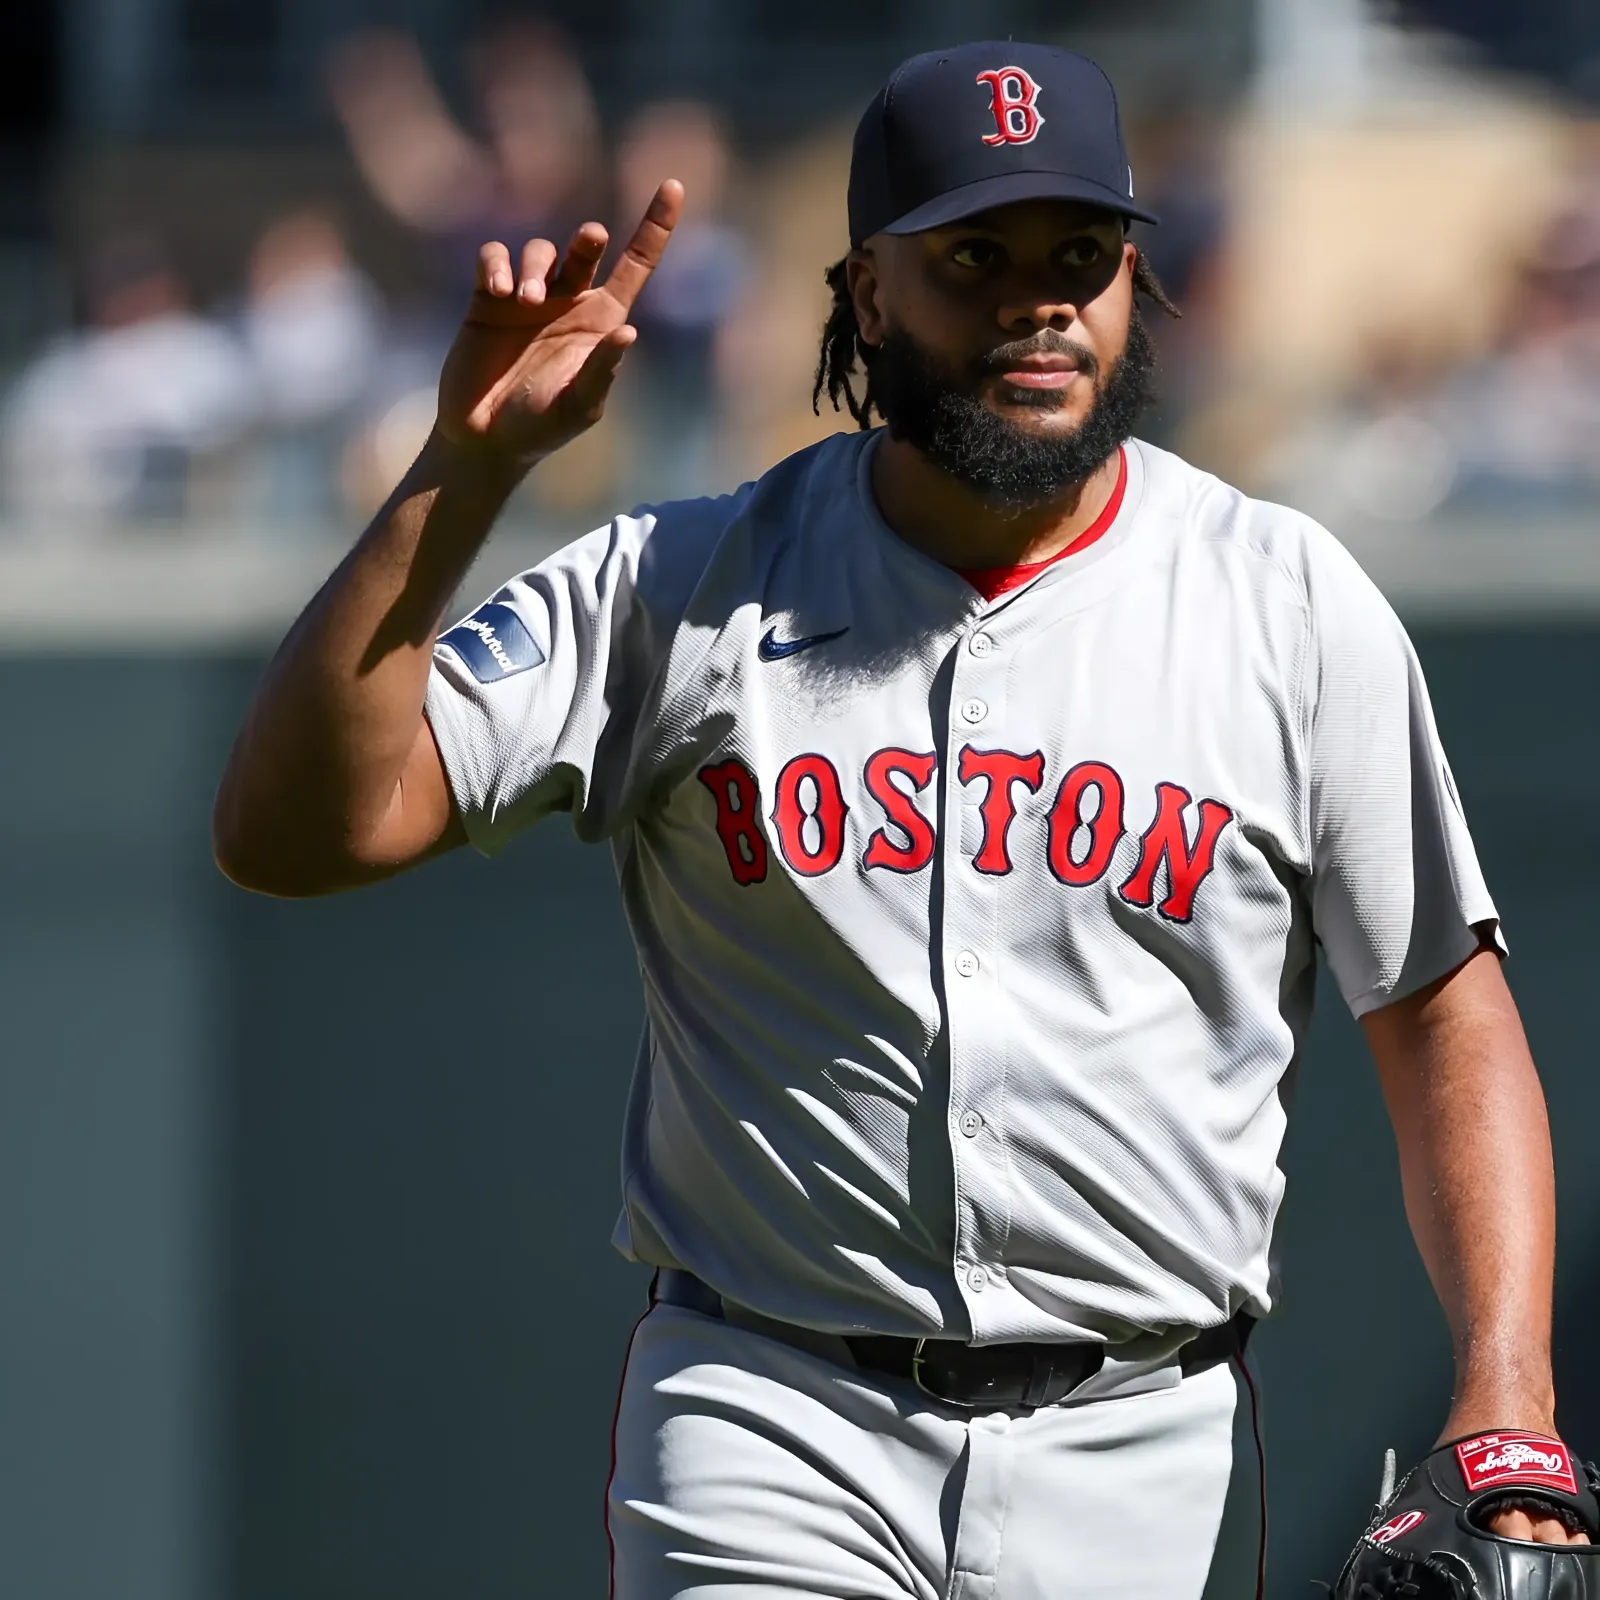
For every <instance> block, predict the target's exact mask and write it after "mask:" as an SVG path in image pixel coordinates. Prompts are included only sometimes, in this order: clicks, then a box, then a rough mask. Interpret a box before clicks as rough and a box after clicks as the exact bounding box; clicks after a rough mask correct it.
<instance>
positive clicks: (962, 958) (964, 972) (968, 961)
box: [956, 950, 978, 978]
mask: <svg viewBox="0 0 1600 1600" xmlns="http://www.w3.org/2000/svg"><path fill="white" fill-rule="evenodd" d="M956 971H957V972H959V973H960V974H961V976H962V977H963V978H971V977H974V976H975V975H976V974H977V971H978V958H977V957H976V956H975V955H973V953H972V952H971V951H970V950H963V951H961V953H960V954H959V955H957V957H956Z"/></svg>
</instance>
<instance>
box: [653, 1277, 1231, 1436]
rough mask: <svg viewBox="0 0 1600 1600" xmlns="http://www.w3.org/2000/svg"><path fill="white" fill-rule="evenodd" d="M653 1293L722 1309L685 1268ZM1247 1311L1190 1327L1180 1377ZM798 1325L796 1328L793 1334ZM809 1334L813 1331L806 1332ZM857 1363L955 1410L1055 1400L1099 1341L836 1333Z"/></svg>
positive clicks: (1206, 1357)
mask: <svg viewBox="0 0 1600 1600" xmlns="http://www.w3.org/2000/svg"><path fill="white" fill-rule="evenodd" d="M658 1285H659V1288H658V1295H659V1298H661V1299H663V1300H666V1301H668V1302H669V1303H671V1304H673V1305H682V1306H686V1307H688V1308H689V1309H690V1310H693V1311H701V1312H705V1313H707V1314H708V1315H711V1316H717V1317H720V1316H724V1315H725V1312H724V1306H723V1299H722V1296H720V1295H719V1294H718V1293H717V1292H716V1290H714V1289H713V1288H711V1286H710V1285H709V1284H706V1283H702V1282H701V1281H700V1279H699V1278H696V1277H694V1276H693V1275H692V1274H691V1273H687V1272H680V1271H670V1272H669V1271H664V1272H662V1273H661V1274H660V1275H659V1277H658ZM734 1320H740V1321H748V1322H750V1323H751V1324H752V1325H754V1326H756V1327H758V1328H759V1327H760V1325H761V1324H763V1323H767V1324H770V1325H771V1327H772V1329H773V1331H774V1332H775V1333H779V1335H780V1336H781V1330H782V1329H783V1327H784V1324H782V1323H779V1322H776V1321H774V1320H773V1319H771V1318H768V1317H761V1316H757V1315H754V1314H751V1313H746V1314H744V1315H742V1316H740V1317H736V1318H735V1319H734ZM1252 1326H1254V1319H1253V1318H1251V1317H1248V1316H1246V1315H1245V1314H1244V1313H1243V1312H1240V1313H1239V1315H1238V1316H1236V1317H1235V1318H1234V1319H1233V1320H1232V1321H1231V1322H1225V1323H1223V1324H1222V1325H1221V1327H1217V1328H1208V1329H1207V1330H1206V1331H1205V1332H1204V1333H1200V1334H1196V1335H1195V1337H1194V1338H1193V1339H1191V1340H1190V1341H1189V1342H1188V1343H1187V1344H1186V1345H1184V1346H1183V1347H1182V1349H1181V1350H1179V1352H1178V1366H1179V1370H1180V1371H1181V1372H1182V1373H1183V1375H1184V1377H1186V1378H1187V1377H1192V1376H1193V1375H1194V1374H1195V1373H1197V1372H1204V1371H1205V1370H1206V1369H1207V1368H1208V1367H1215V1366H1219V1365H1220V1364H1221V1363H1222V1362H1224V1361H1229V1360H1231V1359H1232V1358H1233V1357H1234V1356H1235V1355H1240V1354H1242V1353H1243V1351H1244V1347H1245V1341H1246V1340H1247V1339H1248V1338H1249V1337H1250V1329H1251V1328H1252ZM800 1336H801V1330H796V1337H797V1338H799V1337H800ZM812 1337H815V1335H813V1336H812ZM843 1338H844V1343H845V1345H846V1346H847V1347H848V1348H849V1351H850V1354H851V1355H852V1356H854V1357H855V1360H856V1365H857V1366H860V1367H864V1368H866V1369H868V1370H869V1371H872V1372H881V1373H884V1374H885V1375H886V1376H888V1377H891V1378H904V1379H908V1380H909V1381H910V1382H912V1383H914V1384H915V1385H916V1386H917V1387H918V1388H919V1389H921V1390H922V1391H923V1393H924V1394H927V1395H931V1396H932V1397H933V1398H934V1399H935V1400H940V1401H943V1403H944V1404H945V1405H949V1406H956V1407H958V1408H960V1409H962V1410H966V1411H975V1410H1022V1411H1032V1410H1034V1409H1035V1408H1036V1407H1038V1406H1051V1405H1055V1404H1056V1402H1057V1401H1059V1400H1064V1399H1065V1398H1066V1397H1067V1396H1068V1395H1069V1394H1071V1393H1072V1391H1073V1390H1074V1389H1076V1388H1077V1387H1078V1386H1079V1385H1080V1384H1082V1383H1085V1382H1087V1381H1088V1380H1089V1379H1090V1378H1092V1377H1093V1376H1094V1375H1095V1374H1096V1373H1097V1372H1098V1371H1099V1370H1100V1368H1101V1367H1102V1366H1104V1365H1105V1359H1106V1347H1105V1345H1103V1344H1100V1343H1098V1342H1094V1341H1090V1340H1079V1341H1075V1342H1073V1343H1070V1344H984V1345H970V1344H963V1343H961V1342H960V1341H959V1340H956V1339H910V1338H901V1337H899V1336H897V1335H894V1334H884V1333H849V1334H845V1335H844V1336H843Z"/></svg>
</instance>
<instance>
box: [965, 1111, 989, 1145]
mask: <svg viewBox="0 0 1600 1600" xmlns="http://www.w3.org/2000/svg"><path fill="white" fill-rule="evenodd" d="M960 1127H961V1131H962V1132H963V1133H964V1134H966V1136H967V1137H968V1138H969V1139H976V1138H977V1137H978V1135H979V1134H980V1133H982V1132H983V1118H982V1117H980V1116H979V1115H978V1113H977V1112H976V1111H963V1112H962V1113H961V1123H960Z"/></svg>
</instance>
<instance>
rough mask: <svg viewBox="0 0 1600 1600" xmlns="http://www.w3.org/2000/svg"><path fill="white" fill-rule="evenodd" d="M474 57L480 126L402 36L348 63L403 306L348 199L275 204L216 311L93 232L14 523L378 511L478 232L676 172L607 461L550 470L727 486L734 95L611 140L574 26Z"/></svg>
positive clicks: (344, 51)
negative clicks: (393, 227) (398, 244)
mask: <svg viewBox="0 0 1600 1600" xmlns="http://www.w3.org/2000/svg"><path fill="white" fill-rule="evenodd" d="M469 68H470V72H469V80H470V82H471V85H472V87H473V90H474V92H475V94H474V98H475V105H474V107H473V111H474V115H473V116H472V117H471V118H470V121H471V124H472V125H471V126H470V127H469V126H465V125H463V121H462V120H458V119H457V118H456V117H455V116H454V115H452V112H451V110H450V109H449V107H448V106H447V104H446V100H445V97H444V96H443V94H442V93H441V92H440V89H439V87H438V85H437V84H436V82H435V80H434V78H433V76H432V75H431V74H430V71H429V69H428V66H427V64H426V62H425V61H424V58H423V55H422V52H421V50H420V49H419V48H418V46H417V43H416V41H415V40H414V39H412V38H410V37H409V36H407V35H405V34H402V33H396V32H388V31H372V32H367V33H362V34H358V35H355V36H353V37H350V38H348V39H346V40H345V41H343V43H342V44H341V45H340V46H339V47H338V49H337V50H336V51H335V52H334V53H333V54H332V56H331V58H330V59H329V61H328V63H327V71H326V89H327V93H328V97H329V100H330V102H331V104H332V106H333V109H334V110H335V112H336V114H337V117H338V120H339V122H340V124H341V126H342V128H343V130H344V133H345V136H346V139H347V141H348V148H349V153H350V157H351V159H352V160H353V162H354V163H355V165H356V167H357V168H358V169H359V172H360V175H361V178H362V180H363V181H364V183H365V185H366V187H367V189H368V191H369V192H370V195H371V197H372V198H373V200H375V201H376V203H377V204H378V206H379V207H381V208H382V210H383V211H385V212H386V213H388V215H389V217H390V218H391V219H392V220H393V221H394V222H395V223H396V224H398V225H399V226H400V227H402V228H403V229H404V230H406V231H407V232H408V233H409V234H410V235H412V236H413V238H414V240H415V242H416V244H417V245H418V250H417V252H416V254H417V256H418V259H419V260H420V261H421V262H422V263H423V271H422V274H421V282H420V284H419V285H418V286H417V290H416V292H414V293H412V294H410V295H408V296H406V298H405V302H404V303H403V304H395V303H390V302H386V300H385V297H384V296H383V295H382V294H381V293H380V292H379V290H378V288H377V287H376V285H375V284H374V282H373V281H372V280H371V278H370V277H369V276H368V275H367V273H365V272H364V271H363V270H362V267H361V265H360V264H359V263H358V261H357V260H356V259H354V253H353V251H352V248H351V244H350V241H349V239H348V238H347V236H346V231H345V229H344V228H343V227H342V226H341V221H340V219H339V217H338V215H337V210H336V208H335V207H332V206H330V205H328V204H326V203H319V202H316V201H311V202H308V203H306V204H304V205H300V206H296V207H294V208H291V209H289V210H287V211H285V212H284V213H282V214H280V215H277V216H274V217H272V218H270V219H269V220H268V221H267V222H266V224H265V226H264V227H263V228H262V229H261V231H260V233H259V236H258V237H257V239H256V241H255V244H254V247H253V249H252V251H251V253H250V259H249V263H248V269H247V272H246V274H245V281H244V283H243V284H242V286H241V287H240V288H239V290H238V291H237V292H236V293H235V294H234V295H232V296H230V297H227V298H225V299H224V300H223V301H222V303H219V304H211V305H206V306H201V305H198V304H196V303H195V301H194V299H193V298H192V296H191V295H190V294H189V292H188V291H187V287H186V284H185V281H184V275H183V272H182V270H181V265H180V264H179V263H178V262H176V261H174V259H173V258H172V256H171V254H170V252H169V250H168V248H167V247H166V246H165V244H164V242H163V241H162V240H161V239H160V238H158V237H157V236H156V235H155V234H154V233H153V232H151V231H147V230H133V231H127V232H123V233H120V234H117V235H115V236H112V237H107V238H104V239H101V240H98V241H96V242H94V243H93V245H92V246H91V248H90V250H89V252H88V259H87V260H86V261H84V262H83V263H82V264H81V268H80V271H79V273H78V278H79V282H78V286H77V298H78V302H79V306H80V316H79V318H78V326H76V327H75V328H73V329H72V330H71V331H69V332H68V333H66V334H65V335H64V336H62V337H60V338H58V339H57V340H55V341H54V342H53V343H51V344H50V345H48V347H47V348H45V349H44V350H43V351H42V352H41V353H40V354H39V355H38V356H37V358H36V359H35V360H34V361H33V362H32V363H31V364H30V365H28V366H26V367H25V368H24V369H23V370H22V371H21V372H20V373H19V374H17V375H16V377H15V379H14V381H13V382H12V384H11V386H10V390H9V393H8V394H7V395H6V397H5V399H4V403H3V411H0V496H3V501H4V508H5V512H6V513H7V514H8V516H9V518H10V519H11V520H12V521H13V522H15V523H17V524H19V525H22V526H24V527H44V526H48V527H51V528H68V527H70V528H94V527H103V526H112V527H119V528H120V527H122V526H124V525H127V524H130V523H131V524H139V525H151V524H170V523H172V522H177V521H183V520H185V519H188V520H196V519H207V520H209V521H212V522H215V523H218V524H227V525H240V524H243V525H259V526H262V527H267V528H270V529H272V530H273V531H274V533H279V532H289V533H291V534H292V531H293V530H294V529H296V528H298V529H301V530H304V531H306V532H308V533H310V534H312V535H317V534H323V533H326V532H327V531H328V529H329V527H330V525H334V524H338V523H340V522H344V521H349V520H351V519H353V518H359V517H361V516H364V515H366V514H367V513H368V512H370V510H371V509H372V508H373V507H374V506H375V505H376V504H377V503H378V502H379V500H381V498H382V496H383V494H384V492H385V491H386V490H387V488H388V487H389V486H390V485H391V484H392V483H393V481H394V480H395V478H396V477H397V476H398V475H399V473H400V472H401V471H402V470H403V469H404V467H405V465H406V464H407V462H408V461H409V460H410V458H411V456H412V454H413V453H414V452H415V450H416V449H417V448H418V446H419V445H420V443H421V440H422V439H423V438H424V437H425V435H426V432H427V428H428V426H429V423H430V421H431V417H432V410H433V384H434V379H435V376H436V373H437V370H438V364H439V361H440V359H441V358H442V356H443V353H444V350H445V349H446V347H447V345H448V342H449V339H450V336H451V333H452V331H453V329H454V326H455V324H456V322H457V320H458V318H459V316H460V314H461V311H462V309H463V307H464V304H465V300H466V296H467V293H468V292H469V290H470V285H471V279H472V272H473V268H474V263H475V261H476V257H477V251H478V248H479V246H480V244H481V243H482V242H483V241H485V240H487V239H503V240H506V241H508V242H510V243H511V244H512V246H513V248H515V247H516V246H517V245H519V244H520V243H521V242H522V241H524V240H526V239H528V238H531V237H538V236H543V237H550V238H553V239H555V240H557V241H558V242H560V241H565V239H566V238H567V237H568V236H569V234H570V233H571V231H572V229H573V228H574V227H575V226H576V225H577V224H578V223H579V222H581V221H583V220H585V219H587V218H590V217H600V218H603V219H609V220H611V221H612V225H613V231H614V232H616V231H619V230H621V229H626V228H630V227H631V225H632V220H633V219H635V218H637V217H638V216H639V215H640V214H641V213H642V211H643V208H644V205H645V204H646V202H647V201H648V199H649V197H650V195H651V194H652V193H653V191H654V189H655V187H656V185H657V183H658V182H659V181H660V180H661V178H662V177H664V176H668V175H673V176H677V177H680V178H682V179H683V180H684V183H685V186H686V188H687V190H688V193H689V196H690V199H689V203H688V206H687V208H686V215H685V218H684V221H683V223H682V225H681V227H680V229H679V232H678V235H677V237H676V238H675V239H674V242H673V246H672V249H671V251H670V253H669V255H668V257H667V260H666V261H665V263H664V264H663V266H662V268H661V270H660V271H659V272H658V273H657V274H656V275H655V277H654V279H653V280H652V282H651V283H650V285H649V286H648V288H647V290H646V292H645V294H644V295H643V297H642V298H641V300H640V303H639V305H638V307H637V311H636V315H635V321H636V323H637V324H638V325H639V328H640V331H641V335H642V338H641V340H640V344H639V347H638V349H637V351H636V353H635V355H634V356H633V357H632V358H630V361H629V364H628V365H629V373H628V382H627V384H626V385H625V388H624V393H623V395H622V397H621V398H620V400H619V403H618V405H617V406H616V407H615V408H614V409H615V410H617V411H618V412H620V413H622V416H621V418H620V421H618V422H616V423H615V424H613V426H612V427H611V428H610V429H608V431H607V437H606V438H604V439H603V440H602V447H601V452H600V454H599V455H596V453H595V449H594V447H593V446H592V445H590V446H588V447H586V449H580V450H579V451H577V452H574V459H573V460H570V461H566V462H563V463H562V470H561V471H559V472H556V473H554V474H544V475H541V478H542V479H543V480H551V479H553V480H554V481H553V483H551V482H547V483H546V498H547V499H549V500H551V501H552V502H553V504H554V507H555V509H558V510H563V511H564V510H567V509H569V508H570V509H578V508H583V507H586V506H587V505H588V504H589V503H591V502H593V503H596V504H598V503H599V502H600V500H601V499H602V498H603V497H606V496H608V495H609V496H615V495H617V494H619V493H620V494H621V495H622V496H623V497H630V496H635V495H642V494H643V493H645V492H646V488H647V487H648V492H649V493H650V494H652V495H654V496H657V497H660V496H665V495H679V494H688V493H694V492H698V491H700V490H703V489H704V488H706V487H707V486H709V485H710V484H712V483H713V482H715V481H716V472H717V467H718V463H717V461H716V459H715V444H716V440H717V438H718V437H719V432H720V430H719V421H720V408H721V393H720V389H721V386H720V384H719V379H718V365H719V360H718V347H719V341H720V339H721V337H722V334H723V330H724V329H725V327H726V326H727V325H728V324H729V322H730V321H731V320H732V318H733V317H734V315H735V314H736V312H737V311H738V309H739V307H740V304H741V299H742V296H743V292H744V287H745V284H746V280H747V277H748V274H749V265H750V250H749V244H748V241H747V239H746V237H745V234H744V233H743V231H742V230H741V229H739V228H738V227H736V226H735V225H733V223H731V222H730V221H729V220H728V218H727V216H726V215H725V203H726V198H727V193H728V185H729V180H730V177H731V161H730V152H729V143H728V139H727V135H726V133H725V130H724V128H723V125H722V122H721V120H720V118H719V116H718V114H717V112H716V111H715V109H713V108H712V107H710V106H708V105H704V104H701V103H698V102H694V101H677V100H674V101H662V102H657V103H653V104H648V105H646V106H644V107H643V108H641V109H640V110H639V111H638V112H637V113H636V114H635V115H633V116H632V117H631V118H629V120H628V121H627V122H626V123H625V124H624V125H623V126H622V127H621V129H620V131H619V132H618V134H617V137H616V139H615V141H614V143H613V145H612V147H611V149H610V150H609V151H608V150H607V148H606V144H605V142H604V140H603V139H602V133H601V126H600V118H599V115H598V112H597V109H596V105H595V100H594V95H593V93H592V91H591V88H590V85H589V83H588V81H587V79H586V78H585V76H584V73H583V70H582V68H581V66H580V64H579V62H578V60H577V58H576V56H575V55H574V53H573V52H572V50H571V48H570V47H569V46H568V44H567V43H566V41H565V40H564V39H563V38H562V36H561V35H560V34H559V33H558V32H557V31H555V30H554V29H553V28H552V27H550V26H548V25H545V24H542V23H537V22H526V21H519V22H515V23H511V24H505V25H501V26H500V27H498V28H496V29H495V30H493V31H492V32H491V33H489V34H487V35H485V36H484V37H483V38H481V39H480V40H479V41H478V42H477V43H476V44H475V45H474V47H473V49H472V51H471V53H470V59H469ZM622 236H623V237H625V236H626V235H625V232H624V233H623V235H622ZM619 433H621V434H625V437H626V445H625V447H624V446H623V444H622V442H621V440H620V439H619V438H618V437H616V435H618V434H619ZM586 456H587V459H586Z"/></svg>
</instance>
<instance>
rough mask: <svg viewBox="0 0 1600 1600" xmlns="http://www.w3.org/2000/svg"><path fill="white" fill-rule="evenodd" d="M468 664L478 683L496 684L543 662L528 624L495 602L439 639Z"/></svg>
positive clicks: (540, 651)
mask: <svg viewBox="0 0 1600 1600" xmlns="http://www.w3.org/2000/svg"><path fill="white" fill-rule="evenodd" d="M439 643H440V644H447V645H449V646H450V648H451V649H452V650H454V651H455V653H456V654H457V655H458V656H460V658H461V659H462V660H463V661H464V662H465V663H466V664H467V666H468V668H469V669H470V670H471V672H472V676H473V677H474V678H476V679H477V680H478V682H479V683H497V682H499V680H500V679H501V678H509V677H511V676H512V675H513V674H514V673H518V672H526V671H527V670H528V668H529V667H537V666H540V665H542V664H543V662H544V651H543V650H541V649H540V648H539V645H538V642H537V641H536V640H535V639H534V637H533V635H532V634H531V633H529V632H528V628H527V624H526V623H524V622H523V620H522V618H521V617H519V616H518V615H517V614H516V612H515V611H513V610H512V609H511V607H510V606H508V605H502V604H501V603H500V602H499V601H498V600H493V601H490V603H489V604H488V605H486V606H479V607H478V609H477V610H476V611H474V612H473V613H472V615H471V616H470V617H468V618H467V619H466V621H464V622H458V623H457V624H456V625H455V627H453V628H452V629H451V630H450V631H449V632H448V633H442V634H440V635H439Z"/></svg>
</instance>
